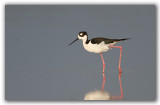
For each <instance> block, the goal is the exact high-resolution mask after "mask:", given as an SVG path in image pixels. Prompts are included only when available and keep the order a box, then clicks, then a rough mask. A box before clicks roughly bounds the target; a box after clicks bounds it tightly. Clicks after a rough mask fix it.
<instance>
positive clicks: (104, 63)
mask: <svg viewBox="0 0 160 105" xmlns="http://www.w3.org/2000/svg"><path fill="white" fill-rule="evenodd" d="M101 58H102V63H103V73H104V69H105V62H104V60H103V56H102V53H101Z"/></svg>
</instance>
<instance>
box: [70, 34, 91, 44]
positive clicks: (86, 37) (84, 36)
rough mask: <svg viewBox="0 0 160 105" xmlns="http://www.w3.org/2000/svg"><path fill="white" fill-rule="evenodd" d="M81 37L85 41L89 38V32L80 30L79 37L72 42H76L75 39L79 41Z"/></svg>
mask: <svg viewBox="0 0 160 105" xmlns="http://www.w3.org/2000/svg"><path fill="white" fill-rule="evenodd" d="M79 39H81V40H83V41H84V42H86V41H87V40H88V35H87V32H86V31H81V32H79V34H78V38H77V39H75V40H74V41H73V42H72V43H74V42H75V41H77V40H79ZM72 43H70V44H69V45H71V44H72Z"/></svg>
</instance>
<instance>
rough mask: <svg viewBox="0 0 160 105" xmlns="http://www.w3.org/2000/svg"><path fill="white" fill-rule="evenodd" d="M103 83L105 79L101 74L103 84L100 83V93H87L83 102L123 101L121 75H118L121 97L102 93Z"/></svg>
mask: <svg viewBox="0 0 160 105" xmlns="http://www.w3.org/2000/svg"><path fill="white" fill-rule="evenodd" d="M105 82H106V78H105V74H104V73H103V82H102V88H101V91H100V90H96V91H92V92H88V93H87V94H86V95H85V97H84V100H123V90H122V83H121V73H119V84H120V91H121V95H119V96H112V95H111V94H109V92H107V91H104V86H105Z"/></svg>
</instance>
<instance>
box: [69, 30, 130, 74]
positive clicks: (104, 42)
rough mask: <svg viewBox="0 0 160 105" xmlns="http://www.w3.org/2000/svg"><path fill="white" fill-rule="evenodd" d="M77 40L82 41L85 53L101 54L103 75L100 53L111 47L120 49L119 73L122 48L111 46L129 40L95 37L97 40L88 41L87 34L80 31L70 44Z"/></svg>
mask: <svg viewBox="0 0 160 105" xmlns="http://www.w3.org/2000/svg"><path fill="white" fill-rule="evenodd" d="M79 39H81V40H82V41H83V46H84V48H85V49H86V50H87V51H89V52H93V53H100V54H101V58H102V62H103V73H104V69H105V62H104V59H103V56H102V52H106V51H108V50H109V49H111V47H114V48H120V58H119V72H121V54H122V47H121V46H113V45H115V44H116V43H118V42H120V41H124V40H127V39H129V38H125V39H108V38H102V37H97V38H93V39H91V40H88V34H87V32H85V31H81V32H79V34H78V38H77V39H76V40H74V41H73V42H72V43H74V42H75V41H77V40H79ZM72 43H70V44H69V45H71V44H72Z"/></svg>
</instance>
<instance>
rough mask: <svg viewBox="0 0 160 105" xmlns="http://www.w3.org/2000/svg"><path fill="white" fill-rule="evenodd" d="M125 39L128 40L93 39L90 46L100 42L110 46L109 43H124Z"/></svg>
mask: <svg viewBox="0 0 160 105" xmlns="http://www.w3.org/2000/svg"><path fill="white" fill-rule="evenodd" d="M127 39H129V38H126V39H108V38H102V37H98V38H93V39H91V40H90V41H91V43H92V44H99V43H101V42H102V41H104V42H105V44H110V43H114V42H118V41H124V40H127Z"/></svg>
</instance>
